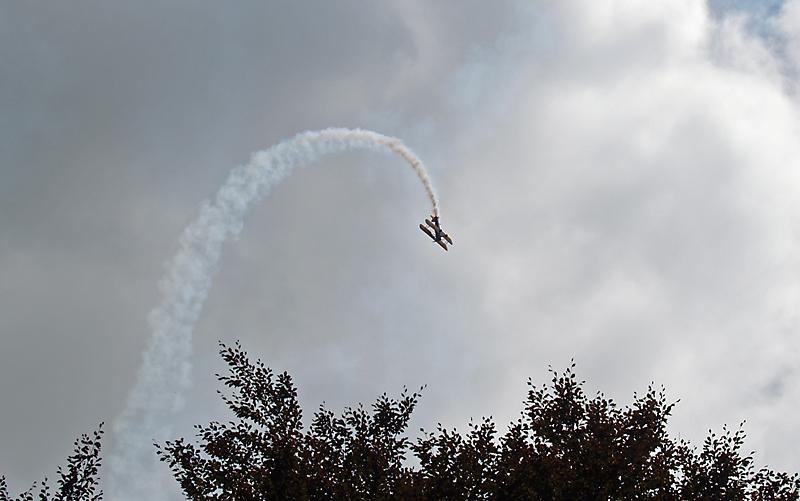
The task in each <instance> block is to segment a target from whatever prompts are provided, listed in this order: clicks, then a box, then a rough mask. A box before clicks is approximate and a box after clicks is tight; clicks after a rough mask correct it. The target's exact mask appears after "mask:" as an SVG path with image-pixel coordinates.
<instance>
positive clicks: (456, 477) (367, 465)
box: [0, 343, 800, 501]
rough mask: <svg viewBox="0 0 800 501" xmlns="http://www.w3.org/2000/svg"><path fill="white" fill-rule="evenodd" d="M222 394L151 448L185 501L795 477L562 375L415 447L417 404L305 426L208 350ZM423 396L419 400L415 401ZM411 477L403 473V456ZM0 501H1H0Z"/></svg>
mask: <svg viewBox="0 0 800 501" xmlns="http://www.w3.org/2000/svg"><path fill="white" fill-rule="evenodd" d="M220 353H221V354H222V357H223V358H224V359H225V361H226V362H227V363H228V365H229V368H230V375H229V376H219V375H217V376H218V378H219V379H220V380H221V381H223V382H224V384H225V385H226V386H228V387H229V388H231V389H233V395H232V396H231V397H226V396H223V397H222V398H223V400H224V401H225V402H226V403H227V404H228V406H229V407H230V408H231V410H232V411H233V412H234V414H235V415H236V417H237V418H238V421H236V422H230V423H229V424H227V425H223V424H220V423H217V422H212V423H211V424H209V425H208V426H206V427H201V426H197V428H198V430H199V432H198V437H199V444H198V445H197V446H195V445H193V444H189V443H187V442H186V441H185V440H184V439H179V440H176V441H171V442H167V443H166V444H165V445H164V447H160V446H157V447H158V454H159V456H160V458H161V460H162V461H166V462H167V463H169V465H170V467H171V468H172V470H173V472H174V474H175V476H176V478H177V479H178V481H179V482H180V485H181V487H182V488H183V491H184V493H185V494H186V496H187V497H188V498H189V499H190V500H192V501H200V500H204V501H205V500H270V499H297V500H323V499H325V500H328V499H332V500H365V499H374V500H388V499H397V500H440V499H448V500H484V499H485V500H570V501H572V500H578V501H579V500H641V499H651V500H720V501H723V500H724V501H729V500H730V501H736V500H748V501H765V500H772V501H788V500H798V498H800V478H799V477H798V474H794V475H789V474H786V473H776V472H773V471H771V470H769V469H767V468H764V469H762V470H760V471H758V472H755V471H754V467H753V459H752V456H749V455H748V456H742V455H741V453H740V450H741V446H742V444H743V442H744V432H743V431H742V430H741V428H740V429H739V430H738V431H736V432H735V433H734V434H731V433H730V432H729V431H728V430H727V429H725V430H724V433H723V435H722V436H720V437H717V436H716V435H714V434H713V433H711V435H710V436H709V437H708V439H706V441H705V442H704V444H703V447H702V450H700V451H698V450H697V449H696V448H693V447H691V446H690V445H689V444H688V443H687V442H685V441H675V440H673V439H671V438H670V437H669V436H668V434H667V431H666V424H667V419H668V417H669V415H670V413H671V412H672V409H673V408H674V405H675V404H673V403H667V400H666V397H665V396H664V391H663V389H662V390H660V391H656V390H654V389H653V388H652V387H650V388H648V390H647V392H646V393H645V394H644V395H643V396H637V395H635V394H634V402H633V403H632V404H631V405H630V406H628V407H626V408H624V409H620V408H618V407H617V406H616V404H615V403H614V402H613V401H611V400H609V399H606V398H605V397H604V396H603V395H602V394H601V393H598V394H597V395H596V396H595V397H594V398H589V397H587V396H586V394H585V393H584V392H583V384H584V383H583V382H578V381H577V378H576V376H575V373H574V367H575V365H574V363H573V364H572V366H570V367H568V368H567V370H566V371H565V372H564V373H563V374H558V373H556V372H555V371H552V369H551V372H552V374H553V377H552V382H551V384H550V385H548V386H544V387H541V388H539V387H536V386H535V385H533V383H532V382H531V381H529V382H528V384H529V385H530V389H529V391H528V396H527V399H526V402H525V408H524V411H523V412H522V416H521V418H520V419H519V420H518V421H517V422H515V423H512V424H511V426H510V427H509V430H508V432H507V433H506V434H505V435H503V436H502V437H498V436H497V431H496V426H495V424H494V422H493V421H492V419H491V418H484V419H483V420H482V421H480V422H479V423H474V422H470V424H469V432H468V433H467V434H466V435H465V436H462V435H461V434H460V433H459V432H458V431H456V430H451V431H450V430H447V429H444V428H443V427H442V426H441V425H439V427H438V428H437V430H436V431H434V432H429V433H426V432H425V431H424V430H421V431H422V436H421V437H419V438H417V440H416V442H411V441H410V440H409V439H408V437H406V436H405V435H404V433H405V431H406V428H407V426H408V422H409V419H410V416H411V413H412V412H413V410H414V407H415V406H416V404H417V401H418V399H419V398H420V393H419V392H417V393H413V394H408V392H407V391H406V390H403V393H402V394H401V396H400V398H399V399H397V400H395V399H390V398H388V397H387V396H386V395H385V394H384V395H383V396H381V397H379V398H378V399H377V401H376V402H375V404H373V406H372V411H371V412H370V411H368V410H366V409H364V408H363V407H362V406H358V407H357V408H356V409H352V408H348V409H346V410H345V412H344V413H343V414H342V416H341V417H336V416H335V415H334V414H333V413H332V412H331V411H329V410H327V409H325V407H324V406H321V407H320V408H319V410H318V411H317V412H316V413H315V414H314V418H313V420H312V422H311V425H310V427H309V428H308V430H306V431H305V432H304V431H303V428H302V412H301V409H300V407H299V405H298V403H297V391H296V390H295V388H294V386H293V385H292V380H291V377H290V376H289V375H288V374H286V373H283V374H280V375H278V376H277V377H276V376H275V375H274V374H273V373H272V371H271V370H270V369H269V368H266V367H265V366H264V365H263V363H262V362H261V361H260V360H259V361H257V362H256V363H255V364H251V363H250V362H249V360H248V358H247V355H246V353H245V352H244V351H243V350H242V349H241V346H240V345H239V344H238V343H237V344H236V346H235V348H228V347H226V346H225V345H224V344H221V350H220ZM421 391H422V390H421V389H420V392H421ZM408 452H411V453H413V454H414V456H415V457H416V458H417V459H418V460H419V468H417V469H413V468H410V467H408V466H405V465H404V462H405V459H406V453H408ZM0 501H2V500H0Z"/></svg>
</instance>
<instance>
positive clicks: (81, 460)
mask: <svg viewBox="0 0 800 501" xmlns="http://www.w3.org/2000/svg"><path fill="white" fill-rule="evenodd" d="M102 435H103V423H100V426H99V427H98V429H97V431H95V432H94V434H93V435H92V436H89V435H86V434H84V435H81V437H80V438H79V439H77V440H75V452H74V453H73V454H72V455H71V456H70V457H69V458H67V470H66V471H64V470H62V469H61V467H60V466H59V467H58V477H59V478H58V482H57V483H58V487H57V488H56V489H55V490H54V492H53V493H51V492H50V486H49V485H48V484H47V479H46V478H45V479H44V480H43V481H42V484H41V487H39V494H38V496H37V497H38V499H39V501H99V500H100V499H102V498H103V491H100V492H95V491H96V489H97V484H98V470H99V469H100V437H101V436H102ZM35 490H36V483H34V484H33V485H32V486H31V488H30V489H28V490H27V491H25V492H23V493H22V494H20V495H19V497H17V498H11V497H10V496H9V494H8V487H7V486H6V479H5V477H0V501H12V500H13V501H33V499H34V491H35Z"/></svg>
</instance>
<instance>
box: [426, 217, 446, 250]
mask: <svg viewBox="0 0 800 501" xmlns="http://www.w3.org/2000/svg"><path fill="white" fill-rule="evenodd" d="M431 220H433V221H432V222H431ZM425 223H426V224H427V225H428V226H429V227H430V229H428V228H427V227H425V225H423V224H420V225H419V229H420V230H422V231H424V232H425V233H426V234H427V235H428V236H429V237H431V238H432V239H433V241H434V242H436V243H437V244H439V245H441V246H442V249H444V250H447V244H446V243H444V242H445V240H446V241H447V242H448V243H449V244H450V245H453V240H452V239H451V238H450V237H449V236H448V235H447V233H445V232H444V231H442V228H441V226H439V216H433V215H432V216H431V219H426V220H425ZM431 230H433V231H431Z"/></svg>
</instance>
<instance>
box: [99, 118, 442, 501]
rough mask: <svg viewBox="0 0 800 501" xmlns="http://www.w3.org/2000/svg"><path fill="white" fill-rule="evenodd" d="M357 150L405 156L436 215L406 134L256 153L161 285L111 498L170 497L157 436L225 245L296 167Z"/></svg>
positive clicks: (173, 404) (334, 136)
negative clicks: (157, 452) (250, 212)
mask: <svg viewBox="0 0 800 501" xmlns="http://www.w3.org/2000/svg"><path fill="white" fill-rule="evenodd" d="M355 148H370V149H388V150H390V151H392V152H394V153H397V154H398V155H400V156H401V157H403V159H405V160H406V161H407V162H408V163H409V164H410V165H411V167H412V168H413V169H414V171H415V172H416V173H417V175H418V176H419V178H420V180H421V181H422V184H423V185H424V186H425V190H426V191H427V193H428V197H429V198H430V201H431V204H432V205H433V214H434V215H435V216H438V215H439V207H438V202H437V200H436V195H435V192H434V190H433V186H432V185H431V181H430V178H429V177H428V174H427V172H426V171H425V167H424V165H423V164H422V161H421V160H420V159H419V158H418V157H417V156H416V155H415V154H414V153H413V152H412V151H411V150H409V149H408V147H406V146H405V145H404V144H403V142H402V141H400V140H399V139H396V138H393V137H388V136H384V135H382V134H378V133H375V132H371V131H366V130H361V129H343V128H330V129H325V130H321V131H315V132H310V131H309V132H303V133H301V134H298V135H296V136H295V137H294V138H292V139H288V140H286V141H282V142H281V143H278V144H276V145H275V146H273V147H271V148H269V149H268V150H264V151H258V152H255V153H253V154H252V157H251V159H250V163H249V164H247V165H243V166H239V167H236V168H234V169H233V170H232V171H231V174H230V176H229V177H228V180H227V181H226V182H225V184H224V185H223V186H222V187H221V188H220V189H219V191H218V192H217V195H216V199H215V201H214V203H213V204H211V203H210V202H208V201H206V202H205V203H204V204H203V205H202V207H201V210H200V217H198V218H197V220H196V221H194V222H193V223H192V224H190V225H189V226H188V227H187V228H186V229H185V230H184V231H183V235H181V238H180V250H179V251H178V252H177V254H176V255H175V257H174V258H173V260H172V263H171V264H172V266H171V269H170V270H169V272H168V273H167V275H166V276H165V277H164V278H163V279H162V280H161V282H160V283H159V288H160V290H161V294H162V301H161V304H160V305H159V306H158V307H156V308H154V309H153V310H152V311H151V312H150V315H149V316H148V321H149V324H150V329H151V333H152V335H151V337H150V340H149V341H148V344H147V347H146V349H145V351H144V353H143V361H142V366H141V367H140V368H139V371H138V373H137V379H136V385H135V386H134V388H133V390H131V393H130V394H129V396H128V401H127V406H126V408H125V410H124V411H123V412H122V414H121V415H120V416H119V417H118V419H117V420H116V423H115V424H114V434H115V437H116V440H117V443H116V451H115V453H114V454H113V455H112V456H111V462H110V467H111V470H110V477H109V488H110V489H109V490H110V495H111V499H114V500H122V499H131V500H145V499H146V500H154V501H157V500H160V499H164V497H165V490H164V486H163V485H162V483H163V482H165V481H171V479H170V477H165V475H164V471H165V467H162V468H160V469H159V468H158V466H159V465H158V461H157V458H156V455H155V449H154V447H153V441H154V440H155V441H157V442H159V443H163V442H164V441H165V440H167V439H169V438H172V437H170V428H169V421H170V419H169V418H170V415H172V414H174V413H175V412H176V411H177V410H179V409H180V408H181V407H182V405H183V397H182V395H183V392H184V391H186V390H187V389H188V387H189V385H190V382H191V381H190V378H191V374H190V372H191V363H190V360H189V358H190V356H191V352H192V330H193V328H194V325H195V322H196V321H197V318H198V316H199V315H200V310H201V308H202V305H203V300H205V298H206V295H207V294H208V291H209V289H210V288H211V277H212V270H213V268H214V265H215V264H216V263H217V261H218V260H219V257H220V253H221V250H222V248H221V246H222V243H223V242H224V241H225V240H226V239H228V237H230V236H235V235H237V234H238V233H239V232H240V231H241V229H242V224H243V223H242V219H243V218H244V216H245V215H246V214H247V212H248V210H249V209H250V207H252V205H253V204H254V202H256V201H258V200H259V199H260V198H261V197H263V196H266V195H267V194H268V193H269V190H270V188H271V187H272V186H273V185H275V184H277V183H278V182H280V181H281V180H282V179H283V178H284V177H285V176H287V175H288V174H289V173H290V172H291V171H292V169H294V168H295V167H301V166H304V165H307V164H309V163H311V162H313V161H315V160H316V159H318V158H319V157H321V156H322V155H326V154H328V153H333V152H336V151H343V150H347V149H355Z"/></svg>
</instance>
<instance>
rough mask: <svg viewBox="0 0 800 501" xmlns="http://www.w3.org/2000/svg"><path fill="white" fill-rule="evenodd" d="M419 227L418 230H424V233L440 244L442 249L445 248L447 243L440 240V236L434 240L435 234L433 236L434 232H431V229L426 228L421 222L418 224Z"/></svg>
mask: <svg viewBox="0 0 800 501" xmlns="http://www.w3.org/2000/svg"><path fill="white" fill-rule="evenodd" d="M419 229H420V230H422V231H424V232H425V234H426V235H428V236H429V237H431V239H432V240H433V241H434V242H436V243H437V244H439V245H441V246H442V249H444V250H447V244H446V243H444V242H442V239H441V238H440V239H439V240H436V236H434V234H433V233H431V230H429V229H428V228H426V227H425V225H422V224H421V225H419Z"/></svg>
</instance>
